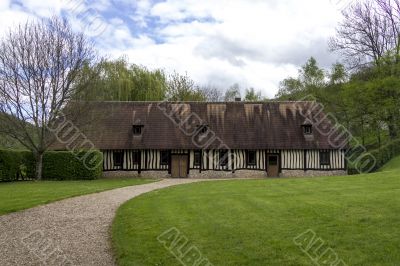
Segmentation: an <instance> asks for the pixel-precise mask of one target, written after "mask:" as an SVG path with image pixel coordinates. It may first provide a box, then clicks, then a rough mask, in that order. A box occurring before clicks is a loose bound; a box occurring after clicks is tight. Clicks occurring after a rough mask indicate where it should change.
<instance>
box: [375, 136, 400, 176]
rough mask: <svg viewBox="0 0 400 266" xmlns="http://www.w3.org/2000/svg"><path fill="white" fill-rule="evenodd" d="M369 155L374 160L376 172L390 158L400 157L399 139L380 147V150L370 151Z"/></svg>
mask: <svg viewBox="0 0 400 266" xmlns="http://www.w3.org/2000/svg"><path fill="white" fill-rule="evenodd" d="M370 153H371V154H372V156H374V157H375V159H376V166H375V170H377V169H379V168H381V167H382V166H384V165H385V164H386V163H387V162H389V161H390V160H391V159H392V158H394V157H396V156H398V155H400V139H398V140H395V141H392V142H390V143H388V144H386V145H384V146H382V147H381V148H380V149H376V150H373V151H370Z"/></svg>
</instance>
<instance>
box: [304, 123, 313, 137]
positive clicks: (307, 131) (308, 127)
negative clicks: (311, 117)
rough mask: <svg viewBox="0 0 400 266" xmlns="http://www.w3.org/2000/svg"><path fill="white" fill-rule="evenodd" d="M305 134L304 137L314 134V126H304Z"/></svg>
mask: <svg viewBox="0 0 400 266" xmlns="http://www.w3.org/2000/svg"><path fill="white" fill-rule="evenodd" d="M303 133H304V135H311V134H312V126H311V125H303Z"/></svg>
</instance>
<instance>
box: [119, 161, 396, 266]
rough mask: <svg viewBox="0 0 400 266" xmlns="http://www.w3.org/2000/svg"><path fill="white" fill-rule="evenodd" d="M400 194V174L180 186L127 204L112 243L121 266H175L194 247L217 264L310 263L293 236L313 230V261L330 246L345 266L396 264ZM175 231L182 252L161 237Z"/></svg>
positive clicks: (121, 209) (205, 183)
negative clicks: (184, 241)
mask: <svg viewBox="0 0 400 266" xmlns="http://www.w3.org/2000/svg"><path fill="white" fill-rule="evenodd" d="M393 168H397V166H396V167H394V166H393ZM399 195H400V171H399V170H396V171H389V172H379V173H373V174H368V175H353V176H341V177H323V178H298V179H264V180H232V181H215V182H202V183H197V184H189V185H182V186H177V187H172V188H168V189H163V190H160V191H155V192H151V193H148V194H145V195H142V196H139V197H138V198H135V199H133V200H131V201H129V202H127V203H126V204H124V205H123V206H122V207H121V208H120V209H119V210H118V212H117V216H116V219H115V221H114V224H113V228H112V233H113V245H114V249H115V252H116V257H117V259H118V262H119V265H178V264H179V263H178V260H177V258H176V254H182V253H179V252H180V251H182V252H184V251H185V250H186V249H187V248H189V247H191V246H194V247H196V248H197V249H198V250H199V251H200V252H201V254H202V255H203V256H204V257H205V258H208V259H209V260H210V262H211V263H213V264H214V265H312V264H313V262H312V260H311V259H310V257H309V256H308V255H307V254H306V253H305V252H303V251H302V249H301V248H300V247H299V246H298V245H296V244H295V243H294V240H293V239H294V238H296V237H297V236H299V235H301V234H302V233H304V232H314V233H315V239H314V240H316V239H318V238H320V239H321V241H323V247H322V248H321V249H319V250H318V249H316V247H317V246H318V243H319V242H317V243H316V244H314V245H311V247H310V249H309V255H310V256H312V257H316V255H315V254H317V255H321V254H322V252H323V251H325V250H328V249H329V248H331V249H332V250H333V251H334V252H335V253H334V254H336V255H337V256H338V258H340V259H342V260H343V262H344V263H346V265H397V264H398V263H399V261H400V249H399V247H400V230H398V226H399V224H400V197H399ZM170 228H176V229H177V230H179V232H180V234H179V236H184V237H187V239H188V240H189V242H188V243H189V244H188V245H187V246H184V247H183V248H182V249H181V250H180V251H179V249H178V248H177V247H176V246H175V248H172V249H170V250H168V249H167V248H166V247H165V246H164V245H163V243H161V242H159V241H158V240H157V237H159V236H160V235H161V234H162V233H163V232H165V231H166V230H168V229H170ZM307 230H309V231H307ZM310 230H311V231H310ZM168 237H169V238H168ZM175 237H176V235H169V236H165V237H163V239H164V240H166V243H167V246H168V241H169V240H171V241H172V240H174V239H175ZM302 240H303V242H304V243H306V244H308V243H307V242H308V241H311V240H310V239H302ZM321 243H322V242H321ZM164 244H165V242H164ZM302 247H303V248H304V249H306V247H307V245H306V246H302ZM178 257H179V255H178ZM179 258H180V259H184V258H185V257H179ZM186 258H187V257H186ZM321 260H322V259H320V260H319V261H318V260H317V261H316V263H318V264H319V265H330V264H323V263H322V262H321ZM190 265H191V264H190ZM340 265H344V264H340Z"/></svg>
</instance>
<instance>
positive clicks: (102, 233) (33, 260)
mask: <svg viewBox="0 0 400 266" xmlns="http://www.w3.org/2000/svg"><path fill="white" fill-rule="evenodd" d="M197 181H201V180H196V179H164V180H162V181H159V182H154V183H149V184H144V185H138V186H131V187H125V188H118V189H113V190H109V191H105V192H100V193H95V194H90V195H85V196H79V197H75V198H70V199H65V200H62V201H57V202H54V203H50V204H47V205H43V206H39V207H35V208H31V209H27V210H24V211H20V212H15V213H11V214H7V215H3V216H0V265H1V266H4V265H52V266H53V265H115V263H114V260H113V257H112V252H111V245H110V233H109V232H110V226H111V223H112V220H113V218H114V215H115V212H116V210H117V208H118V207H119V206H120V205H121V204H122V203H123V202H125V201H127V200H129V199H131V198H133V197H136V196H138V195H140V194H143V193H146V192H149V191H152V190H155V189H160V188H165V187H169V186H173V185H179V184H185V183H191V182H197ZM26 196H27V197H29V195H26Z"/></svg>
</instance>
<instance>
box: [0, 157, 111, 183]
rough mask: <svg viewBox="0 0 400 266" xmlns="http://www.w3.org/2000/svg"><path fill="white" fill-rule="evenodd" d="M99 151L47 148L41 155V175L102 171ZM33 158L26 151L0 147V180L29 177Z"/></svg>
mask: <svg viewBox="0 0 400 266" xmlns="http://www.w3.org/2000/svg"><path fill="white" fill-rule="evenodd" d="M102 162H103V155H102V153H101V152H100V151H79V152H77V153H73V152H69V151H48V152H45V153H44V155H43V179H45V180H82V179H85V180H89V179H97V178H99V177H100V176H101V174H102ZM35 165H36V160H35V157H34V155H33V154H32V152H30V151H12V150H0V181H16V180H26V179H33V178H34V176H35V168H36V166H35Z"/></svg>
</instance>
